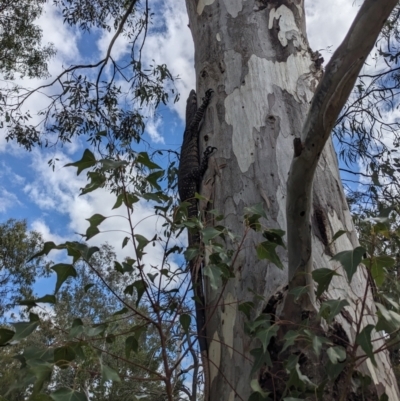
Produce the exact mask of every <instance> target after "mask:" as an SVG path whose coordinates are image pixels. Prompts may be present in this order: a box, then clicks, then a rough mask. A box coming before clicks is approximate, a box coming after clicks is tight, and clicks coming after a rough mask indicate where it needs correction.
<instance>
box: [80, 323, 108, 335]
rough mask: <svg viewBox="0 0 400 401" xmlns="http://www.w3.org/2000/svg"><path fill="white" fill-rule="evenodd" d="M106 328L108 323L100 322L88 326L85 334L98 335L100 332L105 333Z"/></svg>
mask: <svg viewBox="0 0 400 401" xmlns="http://www.w3.org/2000/svg"><path fill="white" fill-rule="evenodd" d="M106 328H107V325H105V324H99V325H96V326H93V327H86V328H85V334H86V335H87V336H88V337H96V336H98V335H100V334H103V333H104V332H105V330H106Z"/></svg>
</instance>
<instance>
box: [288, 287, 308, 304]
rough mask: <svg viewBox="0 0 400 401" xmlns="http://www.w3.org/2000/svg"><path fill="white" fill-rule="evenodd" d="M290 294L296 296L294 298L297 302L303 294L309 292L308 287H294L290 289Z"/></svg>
mask: <svg viewBox="0 0 400 401" xmlns="http://www.w3.org/2000/svg"><path fill="white" fill-rule="evenodd" d="M289 294H292V295H293V296H294V300H295V301H296V302H297V301H298V300H299V298H300V297H301V296H302V295H304V294H308V287H307V286H304V287H295V288H292V289H291V290H290V291H289Z"/></svg>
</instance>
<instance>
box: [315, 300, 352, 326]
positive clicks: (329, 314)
mask: <svg viewBox="0 0 400 401" xmlns="http://www.w3.org/2000/svg"><path fill="white" fill-rule="evenodd" d="M345 306H349V303H348V302H347V301H346V300H345V299H330V300H328V301H325V302H323V303H322V304H321V308H320V310H319V315H320V316H322V317H323V318H324V319H325V320H326V321H327V322H328V323H331V321H332V320H333V318H334V317H335V316H336V315H338V314H339V313H340V312H341V310H342V309H343V308H344V307H345Z"/></svg>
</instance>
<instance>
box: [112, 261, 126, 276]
mask: <svg viewBox="0 0 400 401" xmlns="http://www.w3.org/2000/svg"><path fill="white" fill-rule="evenodd" d="M114 270H116V271H117V272H120V273H121V274H124V269H123V268H122V266H121V263H119V262H117V261H114Z"/></svg>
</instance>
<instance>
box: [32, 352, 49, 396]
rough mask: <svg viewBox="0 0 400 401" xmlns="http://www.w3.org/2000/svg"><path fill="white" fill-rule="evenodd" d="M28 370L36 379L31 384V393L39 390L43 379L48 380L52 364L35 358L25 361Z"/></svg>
mask: <svg viewBox="0 0 400 401" xmlns="http://www.w3.org/2000/svg"><path fill="white" fill-rule="evenodd" d="M27 364H28V366H29V368H30V369H29V370H30V371H31V372H32V373H33V374H34V375H35V378H36V381H35V384H34V386H33V389H32V392H33V394H35V393H37V392H38V391H40V390H41V389H42V387H43V384H44V382H45V381H48V380H50V376H51V372H52V364H50V363H48V362H44V361H40V360H37V359H32V360H29V361H27Z"/></svg>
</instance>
